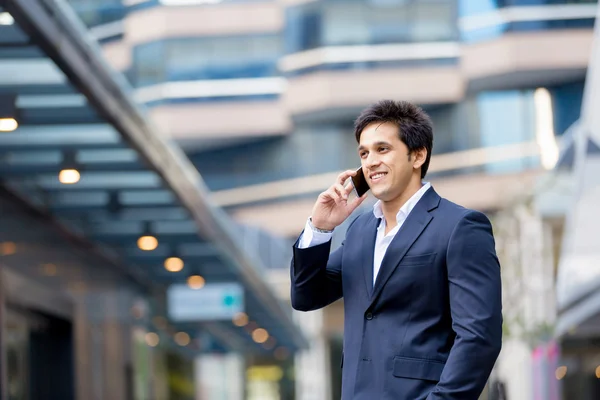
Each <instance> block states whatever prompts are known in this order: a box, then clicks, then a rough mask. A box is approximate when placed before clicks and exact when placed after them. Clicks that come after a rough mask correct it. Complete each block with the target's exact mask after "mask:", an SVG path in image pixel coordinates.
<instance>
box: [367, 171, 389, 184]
mask: <svg viewBox="0 0 600 400" xmlns="http://www.w3.org/2000/svg"><path fill="white" fill-rule="evenodd" d="M386 175H387V172H377V173H375V174H371V175H369V179H370V180H371V182H373V183H377V182H379V181H380V180H382V179H383V178H384V177H385V176H386Z"/></svg>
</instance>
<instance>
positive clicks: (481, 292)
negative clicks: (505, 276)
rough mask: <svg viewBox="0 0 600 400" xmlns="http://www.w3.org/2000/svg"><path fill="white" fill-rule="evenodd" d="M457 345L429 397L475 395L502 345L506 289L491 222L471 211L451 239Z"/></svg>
mask: <svg viewBox="0 0 600 400" xmlns="http://www.w3.org/2000/svg"><path fill="white" fill-rule="evenodd" d="M446 262H447V268H448V285H449V299H450V312H451V316H452V329H453V330H454V332H455V333H456V337H455V340H454V345H453V346H452V349H451V350H450V355H449V357H448V360H447V361H446V365H445V367H444V370H443V371H442V375H441V377H440V381H439V383H438V384H437V386H436V387H435V389H434V390H433V391H432V392H431V393H430V394H429V396H427V400H442V399H443V400H459V399H460V400H477V398H478V397H479V395H480V394H481V392H482V391H483V388H484V386H485V384H486V382H487V380H488V378H489V376H490V373H491V371H492V368H493V367H494V364H495V362H496V359H497V358H498V355H499V353H500V349H501V347H502V288H501V279H500V263H499V261H498V258H497V256H496V250H495V243H494V237H493V233H492V226H491V223H490V221H489V220H488V219H487V217H486V216H485V215H484V214H482V213H480V212H476V211H468V212H467V213H466V214H465V215H464V216H463V217H462V219H461V220H460V221H459V222H458V224H457V225H456V227H455V228H454V232H453V233H452V235H451V237H450V241H449V243H448V249H447V256H446Z"/></svg>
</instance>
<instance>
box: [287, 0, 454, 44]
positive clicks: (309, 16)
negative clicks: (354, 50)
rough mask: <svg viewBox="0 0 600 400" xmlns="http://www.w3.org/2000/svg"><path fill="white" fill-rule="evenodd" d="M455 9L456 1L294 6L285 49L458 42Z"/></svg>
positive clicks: (385, 0)
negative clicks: (456, 40)
mask: <svg viewBox="0 0 600 400" xmlns="http://www.w3.org/2000/svg"><path fill="white" fill-rule="evenodd" d="M455 7H456V2H455V1H451V0H432V1H406V0H354V1H350V2H340V1H335V0H329V1H327V0H325V1H322V2H319V3H311V4H303V5H299V6H296V7H290V8H288V9H287V10H286V17H287V21H288V23H287V26H286V49H287V51H288V52H289V53H293V52H298V51H302V50H308V49H310V48H314V47H319V46H339V45H363V44H379V43H406V42H420V41H443V40H454V39H456V36H457V34H456V15H455V14H456V11H455Z"/></svg>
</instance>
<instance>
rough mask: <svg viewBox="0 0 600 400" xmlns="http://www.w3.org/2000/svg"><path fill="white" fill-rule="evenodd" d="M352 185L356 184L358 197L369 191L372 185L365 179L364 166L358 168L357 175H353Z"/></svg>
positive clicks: (355, 188) (355, 189)
mask: <svg viewBox="0 0 600 400" xmlns="http://www.w3.org/2000/svg"><path fill="white" fill-rule="evenodd" d="M352 185H353V186H354V191H355V192H356V195H357V196H358V197H361V196H362V195H363V194H365V193H367V192H368V191H369V189H370V187H369V184H368V183H367V180H366V179H365V175H364V174H363V170H362V167H360V168H358V169H357V170H356V175H354V176H353V177H352Z"/></svg>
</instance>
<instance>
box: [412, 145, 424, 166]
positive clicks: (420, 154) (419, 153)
mask: <svg viewBox="0 0 600 400" xmlns="http://www.w3.org/2000/svg"><path fill="white" fill-rule="evenodd" d="M413 154H414V155H415V158H414V159H413V168H414V169H419V168H421V166H422V165H423V164H425V159H426V158H427V149H425V147H423V148H421V149H419V150H415V151H414V152H413Z"/></svg>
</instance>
